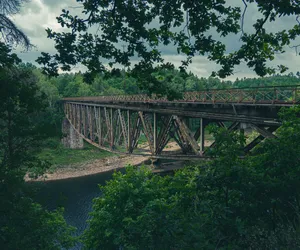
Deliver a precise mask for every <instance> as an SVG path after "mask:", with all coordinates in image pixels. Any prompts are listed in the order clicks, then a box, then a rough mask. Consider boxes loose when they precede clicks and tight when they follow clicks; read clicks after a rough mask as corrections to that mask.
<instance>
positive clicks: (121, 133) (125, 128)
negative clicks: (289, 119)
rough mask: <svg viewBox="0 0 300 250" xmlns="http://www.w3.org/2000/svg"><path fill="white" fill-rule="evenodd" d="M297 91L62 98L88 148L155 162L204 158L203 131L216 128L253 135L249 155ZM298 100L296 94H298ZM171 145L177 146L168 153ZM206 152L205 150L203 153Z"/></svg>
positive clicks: (274, 89)
mask: <svg viewBox="0 0 300 250" xmlns="http://www.w3.org/2000/svg"><path fill="white" fill-rule="evenodd" d="M298 92H299V89H298V86H292V87H291V86H289V87H285V88H283V87H272V88H258V89H250V88H249V89H229V90H208V91H205V92H191V93H185V95H184V98H185V99H184V100H185V101H183V100H177V101H172V102H171V101H167V100H164V99H163V98H160V99H158V98H157V99H153V98H149V97H147V96H145V95H135V96H108V97H103V96H102V97H79V98H65V99H64V100H63V102H64V111H65V115H66V117H67V119H68V120H69V122H70V124H71V125H72V127H73V128H74V129H75V130H76V131H77V133H79V134H80V135H81V136H82V137H83V138H84V139H85V140H86V141H87V142H89V143H91V144H93V145H94V146H96V147H98V148H100V149H104V150H107V151H113V152H118V153H124V154H134V155H147V156H151V157H153V158H165V159H192V158H207V156H206V152H207V150H208V148H213V147H215V143H214V142H213V143H212V144H211V145H209V146H207V145H205V142H206V140H205V139H206V136H205V127H206V126H207V125H208V124H210V123H215V124H217V125H218V126H220V127H223V128H226V129H228V130H230V131H233V130H240V131H241V132H243V131H244V129H245V127H247V128H248V129H249V128H250V129H251V130H252V131H253V130H255V131H256V132H258V133H257V137H256V138H254V139H253V140H252V141H249V142H248V144H247V145H246V146H245V148H244V152H245V153H249V152H250V151H251V150H252V149H253V148H254V147H255V146H256V145H258V144H259V143H260V142H261V141H263V140H264V139H265V138H270V137H275V136H276V133H274V132H276V129H277V128H278V127H279V126H280V125H281V123H280V121H279V120H278V117H277V114H278V111H279V109H280V107H281V106H292V105H294V104H295V103H298V96H299V97H300V95H298ZM299 94H300V92H299ZM169 143H173V144H176V145H177V148H175V149H174V150H169V149H168V147H169V146H168V145H169ZM205 146H206V147H205Z"/></svg>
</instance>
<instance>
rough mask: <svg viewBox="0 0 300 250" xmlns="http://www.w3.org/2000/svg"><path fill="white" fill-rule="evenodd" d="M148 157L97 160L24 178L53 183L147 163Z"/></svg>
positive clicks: (117, 157) (115, 157)
mask: <svg viewBox="0 0 300 250" xmlns="http://www.w3.org/2000/svg"><path fill="white" fill-rule="evenodd" d="M147 160H148V157H143V156H114V157H107V158H103V159H98V160H94V161H90V162H86V163H80V164H73V165H69V166H64V167H61V168H58V169H57V170H55V172H54V173H46V174H45V176H43V177H40V178H38V179H36V180H33V179H30V178H29V177H28V176H26V177H25V180H26V181H54V180H62V179H70V178H77V177H82V176H87V175H93V174H98V173H103V172H107V171H111V170H116V169H120V168H123V167H124V166H126V165H129V164H130V165H134V166H135V165H140V164H142V163H143V162H145V161H147Z"/></svg>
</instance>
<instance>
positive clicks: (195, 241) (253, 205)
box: [83, 107, 300, 250]
mask: <svg viewBox="0 0 300 250" xmlns="http://www.w3.org/2000/svg"><path fill="white" fill-rule="evenodd" d="M299 112H300V107H295V108H291V109H286V110H283V111H282V113H281V117H282V120H283V126H282V127H281V128H280V130H279V131H278V132H277V134H276V135H277V137H278V138H277V139H268V140H266V141H265V142H264V143H263V144H261V146H260V147H259V148H258V149H257V150H256V151H255V152H254V153H253V155H252V156H248V157H246V158H245V159H241V158H240V157H239V156H240V154H241V150H242V146H243V145H244V143H245V138H244V136H243V134H241V133H236V132H228V131H227V130H224V129H217V128H215V127H211V128H210V129H211V132H213V134H214V137H215V138H216V141H217V143H216V147H215V148H214V149H213V150H212V151H211V152H210V154H211V156H212V157H216V158H215V159H214V160H213V161H212V162H211V163H209V164H203V165H202V166H194V167H186V168H185V169H183V170H180V171H177V172H176V174H175V176H173V177H170V176H167V177H160V176H157V175H153V174H152V173H151V171H150V170H148V169H146V168H141V169H138V170H137V169H134V168H133V167H128V168H127V170H126V174H124V175H122V174H121V173H115V174H114V178H113V180H111V181H110V182H108V183H107V185H106V186H104V187H101V189H102V192H103V196H102V197H100V198H97V199H95V201H94V207H93V212H92V216H93V217H92V219H91V220H90V228H89V229H88V230H86V232H85V234H84V236H83V239H84V243H85V247H86V249H117V248H119V247H122V248H123V249H270V250H271V249H299V248H300V234H299V229H300V227H299V226H300V224H299V223H300V221H299V219H300V217H299V216H300V203H299V198H300V197H299V194H300V190H299V187H300V179H299V175H300V173H299V171H300V165H299V162H300V161H299V151H300V148H299V145H300V143H299V142H300V118H299Z"/></svg>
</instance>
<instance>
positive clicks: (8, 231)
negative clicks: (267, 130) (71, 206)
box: [0, 43, 74, 250]
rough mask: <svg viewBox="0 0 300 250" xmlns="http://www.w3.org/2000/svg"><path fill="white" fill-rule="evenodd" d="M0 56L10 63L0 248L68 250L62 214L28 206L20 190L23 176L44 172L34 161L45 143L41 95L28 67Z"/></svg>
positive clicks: (5, 86)
mask: <svg viewBox="0 0 300 250" xmlns="http://www.w3.org/2000/svg"><path fill="white" fill-rule="evenodd" d="M1 48H3V50H2V49H1ZM0 51H1V52H0V53H3V54H4V55H5V57H6V58H8V59H12V60H7V61H6V62H4V63H3V64H2V65H0V104H1V105H0V197H1V199H0V248H1V249H11V250H13V249H26V250H31V249H49V250H50V249H51V250H52V249H61V248H62V247H65V248H69V247H71V246H72V245H73V243H74V238H73V237H72V236H71V232H73V231H74V229H73V228H72V227H70V226H68V225H67V224H66V222H65V221H64V219H63V216H62V210H60V211H57V212H48V211H47V210H45V209H44V208H42V207H41V206H40V205H38V204H36V203H33V201H32V199H31V197H30V192H29V190H27V188H26V185H25V184H24V176H25V174H26V173H28V174H31V175H33V176H34V177H35V176H38V175H41V174H43V172H44V171H45V169H46V168H47V167H49V165H48V164H47V163H46V162H45V161H41V160H39V159H38V158H37V157H36V153H37V152H38V150H39V147H40V142H41V140H42V139H45V138H46V137H47V133H46V132H47V130H46V129H45V122H44V117H43V114H44V113H45V112H46V107H47V102H46V101H47V98H46V95H45V94H44V93H43V92H40V89H39V87H38V86H37V79H36V77H35V76H34V75H33V73H32V67H28V66H26V65H16V63H17V62H19V60H18V59H17V57H16V56H15V55H14V54H11V53H10V50H9V49H8V48H7V47H6V46H4V45H2V44H1V43H0Z"/></svg>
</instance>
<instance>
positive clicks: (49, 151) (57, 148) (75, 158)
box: [38, 138, 116, 170]
mask: <svg viewBox="0 0 300 250" xmlns="http://www.w3.org/2000/svg"><path fill="white" fill-rule="evenodd" d="M115 155H116V154H113V153H110V152H107V151H104V150H100V149H98V148H96V147H94V146H92V145H90V144H88V143H84V148H83V149H70V148H65V147H64V146H63V145H62V144H61V143H60V140H59V138H50V139H48V140H47V141H45V142H44V143H43V148H42V151H41V152H40V153H39V155H38V156H39V158H40V159H41V160H44V161H48V162H50V164H51V165H52V166H51V169H52V170H54V169H56V168H58V167H62V166H66V165H73V164H78V163H84V162H88V161H91V160H96V159H101V158H105V157H109V156H115Z"/></svg>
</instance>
